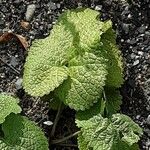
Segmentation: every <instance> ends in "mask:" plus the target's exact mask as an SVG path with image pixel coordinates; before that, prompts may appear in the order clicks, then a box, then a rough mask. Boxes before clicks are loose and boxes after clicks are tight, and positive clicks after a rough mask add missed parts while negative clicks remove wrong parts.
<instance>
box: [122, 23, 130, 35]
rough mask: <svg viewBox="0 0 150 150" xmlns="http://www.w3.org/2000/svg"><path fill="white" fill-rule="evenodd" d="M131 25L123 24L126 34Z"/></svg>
mask: <svg viewBox="0 0 150 150" xmlns="http://www.w3.org/2000/svg"><path fill="white" fill-rule="evenodd" d="M129 27H130V24H126V23H123V24H122V28H123V30H124V32H125V33H126V34H128V33H129Z"/></svg>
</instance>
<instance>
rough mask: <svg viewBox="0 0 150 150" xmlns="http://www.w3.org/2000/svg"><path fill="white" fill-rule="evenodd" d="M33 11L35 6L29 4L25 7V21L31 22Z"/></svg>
mask: <svg viewBox="0 0 150 150" xmlns="http://www.w3.org/2000/svg"><path fill="white" fill-rule="evenodd" d="M35 9H36V5H35V4H30V5H28V6H27V10H26V14H25V17H26V20H27V21H30V20H31V18H32V17H33V14H34V12H35Z"/></svg>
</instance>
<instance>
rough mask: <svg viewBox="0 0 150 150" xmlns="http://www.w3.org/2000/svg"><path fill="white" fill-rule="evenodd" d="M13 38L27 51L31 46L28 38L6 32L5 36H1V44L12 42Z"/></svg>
mask: <svg viewBox="0 0 150 150" xmlns="http://www.w3.org/2000/svg"><path fill="white" fill-rule="evenodd" d="M13 37H15V38H16V39H17V40H18V41H19V42H20V43H21V44H22V46H23V47H24V48H25V49H27V48H28V46H29V45H28V42H27V40H26V38H25V37H23V36H22V35H19V34H15V33H12V32H6V33H4V34H3V35H1V36H0V43H1V42H7V41H9V40H11V39H12V38H13Z"/></svg>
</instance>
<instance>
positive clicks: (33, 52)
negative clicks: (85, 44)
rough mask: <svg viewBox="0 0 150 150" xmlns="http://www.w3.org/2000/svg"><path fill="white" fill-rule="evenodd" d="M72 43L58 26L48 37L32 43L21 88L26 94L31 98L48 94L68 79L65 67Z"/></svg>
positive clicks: (68, 35) (68, 33)
mask: <svg viewBox="0 0 150 150" xmlns="http://www.w3.org/2000/svg"><path fill="white" fill-rule="evenodd" d="M72 42H73V37H72V35H71V33H70V32H69V31H67V30H66V29H65V27H64V26H62V25H61V24H58V25H56V26H55V27H54V28H53V30H52V32H51V35H50V36H49V37H47V38H45V39H41V40H37V41H36V42H34V43H33V45H32V46H31V48H30V51H29V54H28V57H27V59H26V63H25V70H24V76H23V86H24V89H25V91H26V92H27V93H29V94H31V95H32V96H43V95H45V94H49V93H50V92H51V91H53V90H54V89H55V88H57V87H58V86H59V85H60V84H62V83H63V81H64V80H66V79H67V78H68V73H67V67H66V66H65V65H67V62H68V61H67V58H68V57H69V54H67V52H68V49H69V48H71V46H72Z"/></svg>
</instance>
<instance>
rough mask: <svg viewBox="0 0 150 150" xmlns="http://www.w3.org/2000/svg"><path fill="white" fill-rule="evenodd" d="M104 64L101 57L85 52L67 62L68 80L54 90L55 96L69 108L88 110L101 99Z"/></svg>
mask: <svg viewBox="0 0 150 150" xmlns="http://www.w3.org/2000/svg"><path fill="white" fill-rule="evenodd" d="M104 62H105V61H104V59H103V58H102V57H96V56H95V55H94V54H92V53H87V52H85V54H84V55H83V56H78V57H76V58H74V59H72V60H71V61H70V62H69V79H68V80H66V82H64V84H62V85H61V86H60V87H59V88H58V89H57V90H56V94H58V95H59V97H60V99H62V100H63V101H64V102H65V103H66V104H67V105H69V106H70V108H74V109H75V110H85V109H86V108H89V107H90V106H92V105H93V103H96V102H97V100H98V98H100V97H101V93H102V90H103V86H104V85H105V77H106V74H107V71H106V69H105V68H106V66H105V63H104Z"/></svg>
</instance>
